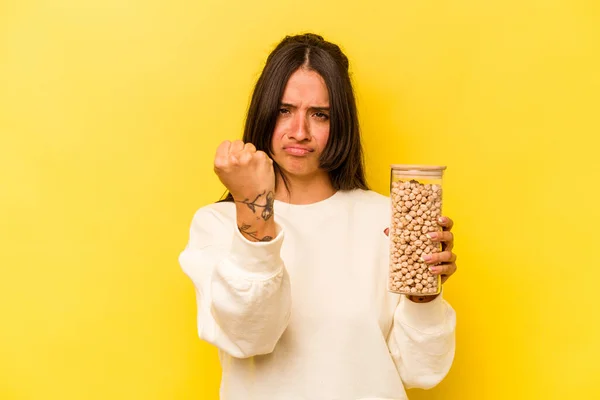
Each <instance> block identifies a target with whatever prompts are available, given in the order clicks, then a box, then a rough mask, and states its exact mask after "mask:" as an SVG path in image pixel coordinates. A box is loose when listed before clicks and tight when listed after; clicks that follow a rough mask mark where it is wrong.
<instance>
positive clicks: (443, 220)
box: [438, 217, 446, 224]
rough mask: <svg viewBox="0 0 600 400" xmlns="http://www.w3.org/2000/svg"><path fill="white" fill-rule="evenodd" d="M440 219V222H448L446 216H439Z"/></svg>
mask: <svg viewBox="0 0 600 400" xmlns="http://www.w3.org/2000/svg"><path fill="white" fill-rule="evenodd" d="M438 221H439V222H440V224H444V223H446V217H439V218H438Z"/></svg>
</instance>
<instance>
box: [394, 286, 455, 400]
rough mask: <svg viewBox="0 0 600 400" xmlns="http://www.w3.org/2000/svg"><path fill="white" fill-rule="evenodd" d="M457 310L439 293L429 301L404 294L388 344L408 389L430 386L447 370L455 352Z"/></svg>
mask: <svg viewBox="0 0 600 400" xmlns="http://www.w3.org/2000/svg"><path fill="white" fill-rule="evenodd" d="M455 329H456V313H455V311H454V309H453V308H452V307H451V306H450V304H448V302H446V301H445V300H444V299H443V298H442V294H440V295H439V296H438V297H437V298H436V299H434V300H432V301H431V302H429V303H414V302H412V301H410V300H408V299H407V298H406V297H404V296H401V299H400V302H399V304H398V306H397V307H396V310H395V313H394V320H393V324H392V329H391V331H390V334H389V337H388V347H389V350H390V353H391V355H392V357H393V359H394V362H395V363H396V367H397V369H398V372H399V374H400V378H401V379H402V382H403V383H404V386H405V387H406V388H407V389H410V388H420V389H430V388H432V387H434V386H436V385H437V384H438V383H440V382H441V381H442V379H444V377H445V376H446V375H447V374H448V371H449V370H450V367H451V366H452V362H453V361H454V353H455V346H456V343H455V340H456V339H455Z"/></svg>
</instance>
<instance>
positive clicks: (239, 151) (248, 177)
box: [215, 140, 275, 201]
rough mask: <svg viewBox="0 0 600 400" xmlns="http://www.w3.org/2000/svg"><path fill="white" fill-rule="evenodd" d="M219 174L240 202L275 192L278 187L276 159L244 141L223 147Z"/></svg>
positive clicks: (219, 154) (218, 157) (217, 164)
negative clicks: (276, 183) (275, 168)
mask: <svg viewBox="0 0 600 400" xmlns="http://www.w3.org/2000/svg"><path fill="white" fill-rule="evenodd" d="M215 173H216V174H217V176H218V177H219V179H220V180H221V182H222V183H223V185H225V187H226V188H227V190H229V192H230V193H231V195H232V196H233V198H234V199H235V200H236V201H237V200H240V201H241V200H244V199H250V198H252V197H253V196H254V197H256V196H257V195H259V194H261V193H263V192H265V191H266V192H269V191H271V192H272V191H273V189H274V187H275V172H274V171H273V160H271V159H270V158H269V156H267V154H266V153H265V152H263V151H257V150H256V147H254V145H253V144H252V143H246V144H244V142H242V141H241V140H236V141H234V142H230V141H228V140H226V141H224V142H223V143H221V144H220V145H219V147H218V148H217V154H216V156H215Z"/></svg>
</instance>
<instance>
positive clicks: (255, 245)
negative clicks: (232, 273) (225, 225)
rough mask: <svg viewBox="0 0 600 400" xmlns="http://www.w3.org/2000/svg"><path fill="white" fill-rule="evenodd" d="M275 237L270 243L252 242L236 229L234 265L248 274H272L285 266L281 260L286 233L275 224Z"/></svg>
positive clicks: (233, 243)
mask: <svg viewBox="0 0 600 400" xmlns="http://www.w3.org/2000/svg"><path fill="white" fill-rule="evenodd" d="M275 235H276V236H275V237H274V238H273V239H272V240H271V241H269V242H251V241H250V240H248V239H246V238H245V237H244V236H243V235H242V234H241V233H240V231H239V229H234V234H233V240H232V244H231V253H230V254H231V261H232V263H233V264H234V265H236V266H239V267H241V268H243V269H244V270H246V271H248V272H253V273H257V274H265V275H267V274H272V273H275V272H277V270H278V269H280V268H281V265H282V264H283V262H282V260H281V245H282V243H283V236H284V232H283V229H282V228H281V226H280V225H279V224H278V223H277V222H275Z"/></svg>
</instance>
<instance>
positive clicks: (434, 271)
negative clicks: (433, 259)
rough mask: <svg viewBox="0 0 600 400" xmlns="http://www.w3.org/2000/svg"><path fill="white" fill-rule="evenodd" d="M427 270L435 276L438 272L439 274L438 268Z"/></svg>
mask: <svg viewBox="0 0 600 400" xmlns="http://www.w3.org/2000/svg"><path fill="white" fill-rule="evenodd" d="M429 270H430V271H431V272H432V273H434V274H437V273H438V272H440V269H439V267H429Z"/></svg>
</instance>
